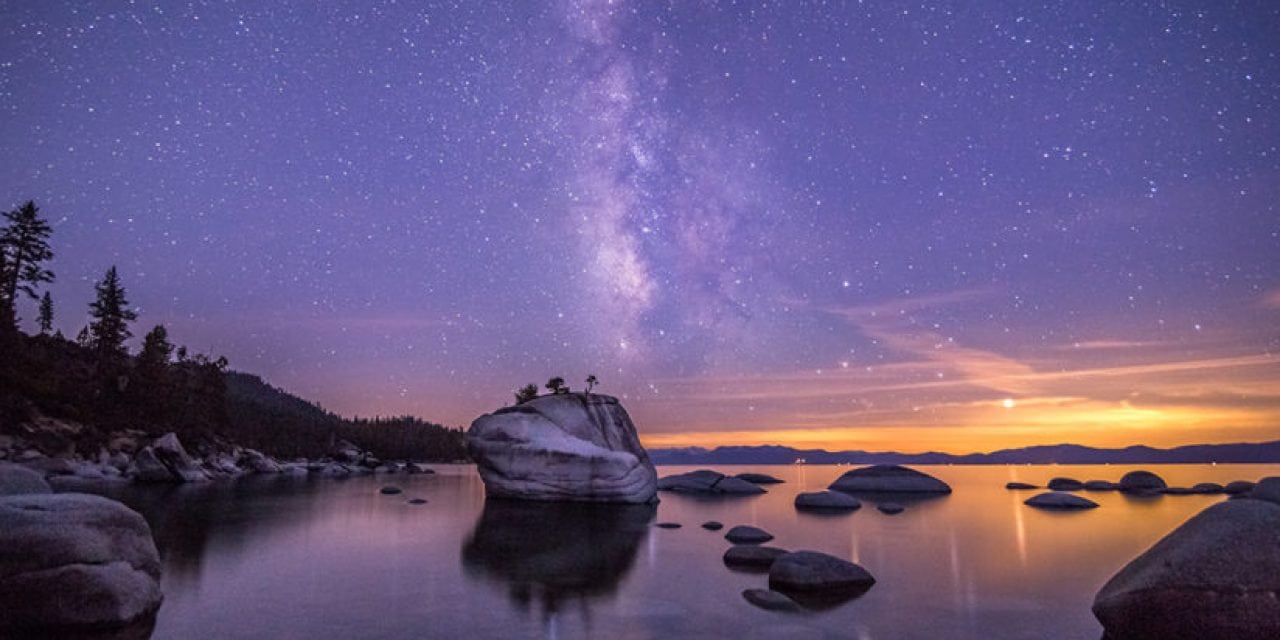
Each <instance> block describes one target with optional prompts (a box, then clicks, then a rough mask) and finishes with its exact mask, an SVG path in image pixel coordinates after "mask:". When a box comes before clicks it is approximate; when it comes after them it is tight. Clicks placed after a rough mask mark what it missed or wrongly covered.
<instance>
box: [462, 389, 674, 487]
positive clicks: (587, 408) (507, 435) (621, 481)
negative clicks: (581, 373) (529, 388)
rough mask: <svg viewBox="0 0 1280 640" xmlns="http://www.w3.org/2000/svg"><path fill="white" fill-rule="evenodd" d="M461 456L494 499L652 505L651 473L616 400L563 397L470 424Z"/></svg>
mask: <svg viewBox="0 0 1280 640" xmlns="http://www.w3.org/2000/svg"><path fill="white" fill-rule="evenodd" d="M467 450H468V451H469V452H470V454H471V457H472V459H474V460H475V461H476V468H477V469H478V470H479V472H480V477H481V479H483V480H484V484H485V493H486V495H488V496H490V497H495V498H522V499H526V500H544V501H580V502H623V503H649V502H654V501H655V500H656V499H657V498H656V493H655V492H656V490H657V473H656V472H655V471H654V468H653V463H652V462H650V461H649V454H648V453H647V452H646V451H645V450H644V447H643V446H641V444H640V439H639V437H638V436H637V435H636V428H635V425H633V424H632V423H631V417H630V416H628V415H627V411H626V409H624V408H623V407H622V405H621V404H620V403H619V402H618V400H617V398H614V397H612V396H605V395H599V394H582V393H565V394H555V395H548V396H541V397H539V398H535V399H533V400H530V401H528V402H525V403H524V404H520V405H516V406H514V407H506V408H504V409H500V410H498V411H495V412H494V413H490V414H486V415H483V416H480V417H479V418H476V420H475V421H474V422H472V423H471V428H470V429H468V430H467Z"/></svg>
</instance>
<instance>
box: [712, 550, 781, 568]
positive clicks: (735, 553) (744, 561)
mask: <svg viewBox="0 0 1280 640" xmlns="http://www.w3.org/2000/svg"><path fill="white" fill-rule="evenodd" d="M784 555H787V550H786V549H779V548H778V547H766V546H762V545H753V544H739V545H734V546H732V547H729V548H728V550H726V551H725V552H724V558H723V559H724V564H725V566H726V567H729V568H732V569H748V570H758V571H768V570H769V567H770V566H772V565H773V561H774V560H777V559H778V558H781V557H782V556H784Z"/></svg>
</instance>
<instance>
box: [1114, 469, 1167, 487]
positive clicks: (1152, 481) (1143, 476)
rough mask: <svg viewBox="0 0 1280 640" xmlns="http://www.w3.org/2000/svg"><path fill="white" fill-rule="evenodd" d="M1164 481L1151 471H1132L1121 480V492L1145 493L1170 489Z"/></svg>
mask: <svg viewBox="0 0 1280 640" xmlns="http://www.w3.org/2000/svg"><path fill="white" fill-rule="evenodd" d="M1168 486H1169V485H1167V484H1165V482H1164V479H1163V478H1161V477H1160V476H1158V475H1156V474H1154V473H1151V472H1150V471H1142V470H1138V471H1130V472H1129V473H1126V474H1124V476H1123V477H1121V478H1120V490H1121V491H1124V492H1126V493H1144V492H1151V491H1159V490H1161V489H1165V488H1168Z"/></svg>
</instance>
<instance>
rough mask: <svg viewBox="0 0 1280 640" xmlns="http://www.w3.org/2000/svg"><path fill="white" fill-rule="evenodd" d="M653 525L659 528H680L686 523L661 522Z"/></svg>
mask: <svg viewBox="0 0 1280 640" xmlns="http://www.w3.org/2000/svg"><path fill="white" fill-rule="evenodd" d="M653 526H655V527H657V528H659V529H679V528H680V527H682V526H684V525H682V524H680V523H679V522H659V523H657V524H655V525H653Z"/></svg>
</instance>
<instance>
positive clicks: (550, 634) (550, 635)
mask: <svg viewBox="0 0 1280 640" xmlns="http://www.w3.org/2000/svg"><path fill="white" fill-rule="evenodd" d="M649 537H651V538H652V537H653V536H649ZM559 619H560V616H559V614H558V613H556V612H554V611H553V612H551V613H550V614H549V615H548V616H547V627H546V632H547V633H546V637H547V640H555V639H556V638H559V637H560V631H559V629H558V626H559V625H557V624H556V622H558V621H559Z"/></svg>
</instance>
